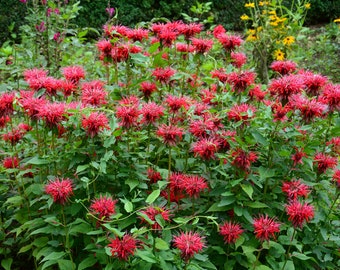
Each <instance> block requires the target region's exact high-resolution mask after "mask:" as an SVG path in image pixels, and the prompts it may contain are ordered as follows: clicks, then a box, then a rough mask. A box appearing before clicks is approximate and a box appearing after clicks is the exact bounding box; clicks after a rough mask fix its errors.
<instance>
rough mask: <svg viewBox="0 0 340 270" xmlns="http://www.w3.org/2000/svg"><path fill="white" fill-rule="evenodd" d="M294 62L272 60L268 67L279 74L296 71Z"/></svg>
mask: <svg viewBox="0 0 340 270" xmlns="http://www.w3.org/2000/svg"><path fill="white" fill-rule="evenodd" d="M296 66H297V65H296V63H295V62H293V61H289V60H285V61H274V62H273V63H272V64H271V65H270V68H271V69H272V70H274V71H275V72H277V73H279V74H281V75H287V74H289V73H292V72H294V71H296Z"/></svg>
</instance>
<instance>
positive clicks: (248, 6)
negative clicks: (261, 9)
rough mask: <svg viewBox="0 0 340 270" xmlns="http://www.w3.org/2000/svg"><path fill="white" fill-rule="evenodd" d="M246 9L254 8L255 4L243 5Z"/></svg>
mask: <svg viewBox="0 0 340 270" xmlns="http://www.w3.org/2000/svg"><path fill="white" fill-rule="evenodd" d="M244 6H245V7H246V8H254V7H255V3H254V2H252V3H247V4H245V5H244Z"/></svg>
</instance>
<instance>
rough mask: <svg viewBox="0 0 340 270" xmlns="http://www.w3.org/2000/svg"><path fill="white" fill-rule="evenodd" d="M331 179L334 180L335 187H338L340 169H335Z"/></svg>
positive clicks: (339, 185) (339, 184)
mask: <svg viewBox="0 0 340 270" xmlns="http://www.w3.org/2000/svg"><path fill="white" fill-rule="evenodd" d="M333 181H335V182H336V185H337V187H338V188H340V170H335V172H334V174H333Z"/></svg>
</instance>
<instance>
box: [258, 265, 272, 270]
mask: <svg viewBox="0 0 340 270" xmlns="http://www.w3.org/2000/svg"><path fill="white" fill-rule="evenodd" d="M255 269H256V270H272V268H270V267H268V266H265V265H263V264H262V265H258V266H256V267H255Z"/></svg>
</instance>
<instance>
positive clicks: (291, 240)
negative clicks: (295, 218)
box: [281, 228, 296, 270]
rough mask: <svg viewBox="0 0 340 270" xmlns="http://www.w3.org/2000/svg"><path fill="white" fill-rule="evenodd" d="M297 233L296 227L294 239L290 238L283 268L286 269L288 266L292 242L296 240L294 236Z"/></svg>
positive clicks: (282, 269)
mask: <svg viewBox="0 0 340 270" xmlns="http://www.w3.org/2000/svg"><path fill="white" fill-rule="evenodd" d="M295 233H296V229H295V228H294V232H293V235H292V239H290V244H289V247H288V250H287V252H286V259H285V263H284V264H283V266H282V268H281V270H284V269H285V267H286V264H287V261H288V257H289V252H290V249H291V247H292V242H293V240H294V238H295Z"/></svg>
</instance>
